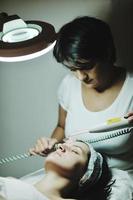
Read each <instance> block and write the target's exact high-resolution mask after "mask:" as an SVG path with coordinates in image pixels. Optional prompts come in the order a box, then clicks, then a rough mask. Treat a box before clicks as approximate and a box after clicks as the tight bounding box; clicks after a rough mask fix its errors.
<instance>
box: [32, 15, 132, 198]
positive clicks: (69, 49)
mask: <svg viewBox="0 0 133 200" xmlns="http://www.w3.org/2000/svg"><path fill="white" fill-rule="evenodd" d="M53 53H54V57H55V58H56V60H57V62H59V63H61V64H63V65H64V66H66V68H68V69H69V70H70V71H71V72H72V73H71V74H69V75H67V76H66V77H65V78H64V80H63V81H62V83H61V85H60V87H59V91H58V97H59V118H58V123H57V126H56V128H55V130H54V131H53V133H52V137H51V138H41V139H39V140H38V141H37V143H36V145H35V147H34V148H32V149H31V150H30V152H31V153H32V154H40V155H45V154H47V152H48V151H49V149H51V148H52V146H53V145H54V144H55V143H57V142H58V141H61V140H62V139H63V138H65V137H70V136H73V135H75V134H76V133H77V137H78V133H79V132H84V130H89V129H90V128H93V127H94V126H95V125H97V124H100V123H103V122H105V121H106V120H107V119H110V118H112V117H121V116H124V117H125V118H127V119H128V121H129V126H131V125H132V122H133V89H132V85H133V75H132V73H129V72H127V71H126V70H125V69H124V68H122V67H118V66H116V65H115V62H116V51H115V46H114V42H113V37H112V34H111V30H110V28H109V26H108V24H107V23H105V22H103V21H102V20H100V19H97V18H93V17H88V16H84V17H79V18H76V19H74V20H73V21H71V22H69V23H67V24H65V25H64V26H63V27H62V28H61V29H60V30H59V32H58V34H57V41H56V44H55V47H54V51H53ZM131 131H132V127H131V128H129V127H127V128H126V129H121V131H120V132H119V131H116V132H114V133H113V134H112V133H108V132H103V133H94V134H92V133H91V134H88V135H89V138H90V139H89V140H88V141H89V142H90V141H91V139H92V141H91V143H92V145H93V147H94V148H95V149H96V150H97V151H99V152H102V153H104V154H105V155H106V156H107V161H108V165H109V167H110V168H117V169H121V170H126V171H128V172H129V174H130V175H131V178H132V180H133V134H131ZM101 137H102V138H101ZM84 139H86V138H84ZM116 182H117V181H116ZM118 187H119V183H118ZM121 198H122V197H121V196H120V199H121ZM118 199H119V198H118ZM124 200H125V199H124Z"/></svg>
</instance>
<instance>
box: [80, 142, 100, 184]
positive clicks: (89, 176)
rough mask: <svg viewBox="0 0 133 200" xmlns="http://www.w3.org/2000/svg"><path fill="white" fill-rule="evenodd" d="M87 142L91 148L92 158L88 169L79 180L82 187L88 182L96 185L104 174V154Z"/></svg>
mask: <svg viewBox="0 0 133 200" xmlns="http://www.w3.org/2000/svg"><path fill="white" fill-rule="evenodd" d="M86 144H87V145H88V146H89V148H90V158H89V163H88V168H87V171H86V172H85V174H84V175H83V177H82V178H81V179H80V181H79V186H80V187H83V186H85V185H86V184H87V185H88V184H89V185H94V184H95V183H96V182H97V181H98V180H99V179H100V177H101V175H102V164H103V157H102V155H101V154H100V153H98V152H96V151H95V150H94V148H93V147H92V146H91V145H90V144H88V143H86Z"/></svg>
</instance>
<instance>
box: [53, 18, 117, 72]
mask: <svg viewBox="0 0 133 200" xmlns="http://www.w3.org/2000/svg"><path fill="white" fill-rule="evenodd" d="M53 55H54V57H55V58H56V60H57V62H60V63H64V61H68V62H69V61H71V62H72V63H73V64H74V65H75V66H77V65H78V64H79V67H81V68H82V63H81V65H80V63H79V60H80V59H84V60H87V61H96V62H98V61H99V62H108V63H114V62H115V61H116V50H115V46H114V41H113V37H112V33H111V30H110V27H109V25H108V24H107V23H106V22H104V21H102V20H100V19H97V18H94V17H88V16H84V17H78V18H76V19H74V20H73V21H71V22H69V23H67V24H65V25H64V26H63V27H62V28H61V29H60V30H59V32H58V33H57V41H56V44H55V47H54V50H53ZM87 64H88V63H87Z"/></svg>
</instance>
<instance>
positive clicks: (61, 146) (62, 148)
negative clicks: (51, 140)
mask: <svg viewBox="0 0 133 200" xmlns="http://www.w3.org/2000/svg"><path fill="white" fill-rule="evenodd" d="M57 149H59V150H60V151H62V152H65V151H66V149H65V146H64V145H63V144H58V148H57Z"/></svg>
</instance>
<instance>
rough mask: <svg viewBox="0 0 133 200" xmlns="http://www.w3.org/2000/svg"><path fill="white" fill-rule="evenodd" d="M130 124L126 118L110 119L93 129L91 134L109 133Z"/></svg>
mask: <svg viewBox="0 0 133 200" xmlns="http://www.w3.org/2000/svg"><path fill="white" fill-rule="evenodd" d="M128 124H129V122H128V119H126V118H124V117H114V118H111V119H108V120H107V121H105V122H104V123H101V124H98V125H96V126H95V127H94V128H91V129H90V130H89V132H90V133H94V132H102V131H109V130H112V129H117V128H120V127H123V126H127V125H128Z"/></svg>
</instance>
